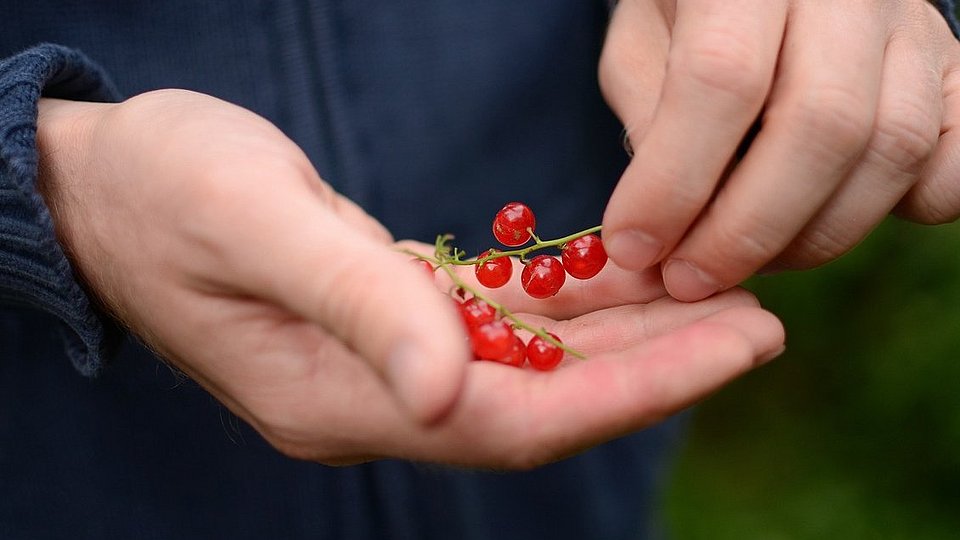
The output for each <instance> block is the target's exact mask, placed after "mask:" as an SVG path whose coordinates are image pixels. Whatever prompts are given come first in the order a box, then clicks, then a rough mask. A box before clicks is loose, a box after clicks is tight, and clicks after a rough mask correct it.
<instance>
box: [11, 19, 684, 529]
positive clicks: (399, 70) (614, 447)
mask: <svg viewBox="0 0 960 540" xmlns="http://www.w3.org/2000/svg"><path fill="white" fill-rule="evenodd" d="M11 4H12V6H11ZM4 11H5V18H4V19H3V21H2V22H0V58H6V59H5V60H2V61H0V538H2V539H4V540H19V539H43V538H51V539H62V538H71V539H86V538H89V539H111V538H138V539H140V538H171V539H174V538H175V539H188V538H197V539H200V538H203V539H209V538H278V539H279V538H335V539H344V540H349V539H375V538H397V539H431V538H437V539H514V538H516V539H521V538H551V539H554V540H556V539H587V538H590V539H619V538H623V539H627V538H641V537H643V536H644V535H645V534H648V533H649V532H650V531H651V530H652V529H651V527H652V525H653V522H652V521H651V515H652V514H654V513H655V510H656V500H655V498H654V494H655V493H656V485H657V482H658V481H659V480H660V478H661V476H662V472H663V469H664V459H665V457H666V456H667V455H668V449H669V448H670V447H671V445H672V444H673V442H675V438H676V432H677V425H676V423H675V422H668V423H666V424H663V425H661V426H659V427H657V428H653V429H650V430H647V431H644V432H642V433H639V434H636V435H633V436H630V437H627V438H625V439H622V440H619V441H615V442H612V443H609V444H606V445H604V446H602V447H600V448H597V449H595V450H592V451H590V452H587V453H586V454H583V455H581V456H578V457H575V458H572V459H568V460H566V461H564V462H561V463H558V464H555V465H551V466H547V467H543V468H542V469H539V470H536V471H533V472H529V473H522V474H520V473H512V474H498V473H484V472H473V471H458V470H450V469H447V468H442V467H433V466H425V465H417V464H411V463H405V462H396V461H382V462H377V463H371V464H367V465H362V466H355V467H347V468H330V467H325V466H321V465H316V464H311V463H304V462H298V461H293V460H290V459H287V458H285V457H283V456H281V455H280V454H279V453H277V452H276V451H274V450H273V449H272V448H270V447H269V446H268V445H266V444H265V443H264V442H263V440H262V439H261V438H260V437H259V436H258V435H257V434H256V433H255V432H254V431H253V430H251V429H250V428H249V427H248V426H246V425H244V424H242V423H240V422H238V421H237V420H236V419H235V418H234V417H233V416H232V415H231V414H230V413H229V412H227V411H226V410H225V409H224V408H223V407H222V406H220V405H219V404H218V403H216V402H215V401H214V400H213V399H212V398H211V397H210V396H209V395H208V394H207V393H205V392H204V391H203V390H201V389H200V388H199V387H198V386H197V385H195V384H194V383H192V382H189V381H184V380H182V379H179V378H178V377H176V376H174V375H173V374H171V373H170V372H169V371H168V369H167V368H166V367H164V366H163V364H161V363H159V362H158V361H157V359H156V358H154V357H153V356H152V355H151V354H150V353H149V352H147V351H146V350H145V349H144V348H143V347H141V346H140V345H139V344H138V343H137V342H136V341H135V340H134V339H131V338H129V337H128V336H125V335H123V334H122V333H121V332H119V331H118V330H117V329H116V328H115V326H114V325H112V324H111V323H110V322H109V321H108V320H107V319H106V318H105V317H103V315H102V314H101V313H99V312H98V311H97V310H96V309H95V308H94V306H93V303H92V302H91V301H90V300H89V299H88V298H87V296H86V294H85V291H84V290H83V288H82V287H81V286H80V285H79V284H78V283H77V282H76V281H75V280H74V279H73V278H72V274H71V270H70V266H69V263H68V262H67V259H66V257H65V256H64V254H63V253H62V251H61V250H60V248H59V246H58V245H57V243H56V240H55V238H54V236H53V229H52V225H51V219H50V216H49V213H48V212H47V210H46V208H45V207H44V206H43V204H42V199H41V198H40V197H39V195H38V194H37V193H36V190H35V186H34V182H35V180H36V163H37V157H36V151H35V147H34V139H33V136H34V132H35V131H34V130H35V103H36V99H37V98H38V96H39V95H41V93H42V94H43V95H46V96H54V97H63V98H68V99H78V100H103V101H109V100H117V99H120V98H121V97H123V96H129V95H133V94H136V93H139V92H141V91H144V90H149V89H154V88H163V87H182V88H189V89H193V90H198V91H201V92H205V93H208V94H212V95H215V96H218V97H221V98H224V99H226V100H228V101H232V102H234V103H237V104H240V105H242V106H244V107H247V108H249V109H252V110H253V111H256V112H257V113H259V114H261V115H263V116H265V117H266V118H268V119H270V120H271V121H273V122H274V123H276V124H277V125H278V126H280V128H281V129H283V130H284V131H285V132H286V133H287V134H288V135H289V136H290V137H291V138H293V139H294V140H295V141H296V142H297V143H298V144H299V145H300V146H301V147H302V148H303V149H304V150H305V151H306V153H307V154H308V155H309V157H310V158H311V160H312V161H313V163H314V164H315V166H316V167H317V168H318V170H319V171H320V173H321V175H322V176H323V177H324V178H325V179H326V180H327V181H329V182H330V183H331V184H332V185H333V186H334V187H335V188H337V189H338V190H339V191H341V192H342V193H345V194H346V195H348V196H349V197H350V198H352V199H353V200H355V201H357V202H358V203H360V204H361V205H362V206H363V207H364V208H365V209H366V210H367V211H368V212H370V213H372V214H373V215H375V216H376V217H378V218H379V219H380V220H381V221H382V222H383V223H385V224H386V225H387V227H388V228H389V229H390V230H391V231H392V232H393V233H394V234H395V235H396V236H397V237H398V238H417V239H422V240H428V241H430V240H432V239H433V236H434V235H435V234H436V233H438V232H455V233H456V234H457V235H458V242H459V243H460V245H461V246H463V247H465V248H467V249H468V250H478V249H479V248H482V247H487V246H488V245H489V244H490V243H491V238H490V233H489V226H488V223H489V220H490V219H491V216H492V215H493V213H494V212H495V211H496V210H497V209H498V208H499V207H500V206H501V205H502V204H503V203H504V202H506V201H507V200H512V199H518V200H524V201H527V202H528V203H529V204H531V206H533V207H535V209H536V210H537V214H538V222H540V223H542V224H543V225H542V229H541V232H542V234H543V235H545V236H548V237H549V236H551V235H558V234H559V233H564V232H568V231H570V230H575V229H577V228H585V227H587V226H590V225H594V224H596V223H598V222H599V221H600V217H601V212H602V209H603V206H604V203H605V201H606V199H607V197H608V195H609V193H610V190H611V189H612V186H613V185H614V183H615V181H616V179H617V177H618V176H619V173H620V171H621V170H622V168H623V166H624V165H625V156H624V155H623V152H622V150H621V149H620V146H619V143H618V134H619V129H620V128H619V125H618V123H617V121H616V120H615V118H614V117H613V116H612V115H611V114H610V112H609V111H608V110H607V108H606V106H605V105H604V103H603V101H602V99H601V97H600V95H599V92H598V88H597V82H596V77H595V72H596V62H597V58H598V55H599V52H600V46H601V42H602V35H603V30H604V26H605V23H606V20H607V2H606V1H604V0H595V1H592V2H591V1H588V0H527V1H521V2H518V1H515V0H485V1H482V2H460V1H454V0H405V1H397V0H392V1H388V0H343V1H333V0H328V1H320V0H318V1H314V2H309V1H305V0H304V1H297V0H233V1H231V2H197V1H188V0H165V1H160V2H157V1H146V0H98V1H94V2H69V1H66V0H60V1H54V0H48V1H43V2H37V1H34V0H14V1H13V2H8V3H7V5H6V6H5V9H4ZM40 42H51V43H57V44H59V45H60V46H49V45H48V46H40V47H34V48H32V49H29V50H26V49H27V48H28V47H31V46H34V45H36V44H38V43H40ZM25 50H26V52H22V51H25ZM91 59H92V60H93V62H91ZM94 62H95V63H94ZM98 65H99V66H100V67H98ZM269 188H270V186H269V183H268V182H265V185H264V189H269ZM84 375H97V376H96V377H86V376H84Z"/></svg>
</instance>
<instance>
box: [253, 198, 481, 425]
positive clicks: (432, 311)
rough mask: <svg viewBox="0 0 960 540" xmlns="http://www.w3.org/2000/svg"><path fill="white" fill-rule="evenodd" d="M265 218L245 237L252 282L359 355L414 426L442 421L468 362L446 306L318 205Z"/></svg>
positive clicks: (297, 205) (418, 274)
mask: <svg viewBox="0 0 960 540" xmlns="http://www.w3.org/2000/svg"><path fill="white" fill-rule="evenodd" d="M347 217H348V218H349V217H350V216H347ZM354 217H355V216H354ZM268 219H272V221H270V222H269V223H259V224H257V225H256V226H255V227H250V229H253V230H250V231H249V232H250V235H248V236H246V238H245V241H246V243H247V244H248V246H249V245H250V244H253V245H259V246H265V249H264V250H263V251H261V252H259V253H257V250H255V249H249V247H248V249H246V250H245V251H246V252H247V253H249V254H253V257H250V258H251V259H252V260H249V261H247V263H248V265H247V267H248V268H249V270H250V271H251V275H250V276H249V278H250V279H249V280H248V281H252V282H253V284H254V286H256V287H257V290H258V291H260V292H261V294H266V295H267V296H268V297H269V298H270V299H272V300H274V301H276V302H277V303H279V304H280V305H282V306H283V307H284V308H286V309H289V310H290V311H292V312H294V313H296V314H298V315H300V316H302V317H303V318H305V319H307V320H310V321H314V322H316V323H317V324H318V325H320V326H321V327H323V328H324V329H325V330H326V331H327V332H329V333H331V334H333V335H334V336H336V337H337V338H338V339H339V340H340V341H341V342H342V343H343V344H345V345H346V346H347V347H348V348H350V349H351V350H353V351H355V352H356V353H357V354H358V355H359V356H360V357H361V358H362V360H363V361H365V362H367V363H368V364H369V365H370V367H371V368H373V370H374V371H376V372H377V373H378V374H379V375H380V376H381V377H382V379H383V380H384V381H385V382H386V384H387V386H388V387H389V389H390V390H391V391H392V392H393V394H394V395H395V396H396V398H397V400H398V401H399V402H400V403H401V404H402V405H403V406H404V407H405V408H406V409H407V411H408V412H409V413H410V415H411V416H412V417H413V418H414V419H415V420H416V421H419V422H422V423H431V422H434V421H437V420H439V419H440V418H441V417H442V416H443V415H444V414H445V413H446V412H447V411H449V410H450V409H451V407H452V406H453V404H454V403H455V401H456V399H457V397H458V395H459V393H460V389H461V387H462V384H463V378H464V376H465V374H466V366H467V362H468V359H469V356H468V350H467V345H466V340H465V338H464V336H463V329H462V327H461V322H460V320H459V317H458V316H457V314H456V312H455V310H454V309H453V304H452V303H451V302H450V301H449V299H447V298H446V297H445V296H444V295H442V294H441V293H440V292H439V291H438V290H437V288H436V287H435V286H434V284H433V283H432V282H431V281H430V280H429V279H427V278H426V277H425V275H424V272H423V269H422V268H420V267H418V266H417V265H414V264H411V263H410V261H409V260H408V257H406V256H404V255H401V254H399V253H397V252H395V251H393V249H392V248H391V247H390V245H388V244H385V243H381V242H379V241H377V240H376V239H374V238H373V237H372V236H371V235H370V234H369V233H368V232H366V231H362V230H360V229H358V228H357V227H356V226H355V225H351V224H349V223H347V221H345V220H344V219H341V217H340V216H338V215H337V214H335V213H334V212H332V211H331V209H330V207H328V206H325V205H322V204H317V201H316V199H315V198H309V197H300V198H298V199H297V200H295V201H294V202H293V203H292V204H290V205H288V207H286V208H285V209H284V212H283V214H282V215H281V216H277V215H276V214H274V215H272V216H270V217H269V218H268ZM265 221H266V220H265ZM350 221H355V220H354V219H351V220H350ZM249 222H250V220H249V219H248V223H249ZM251 236H253V237H251Z"/></svg>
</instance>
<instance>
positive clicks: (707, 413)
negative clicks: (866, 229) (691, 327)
mask: <svg viewBox="0 0 960 540" xmlns="http://www.w3.org/2000/svg"><path fill="white" fill-rule="evenodd" d="M748 288H750V289H751V290H753V291H754V292H755V293H756V294H757V295H758V297H759V298H760V300H761V302H762V303H763V304H764V306H765V307H767V308H768V309H770V310H772V311H773V312H774V313H777V314H778V315H779V316H780V317H781V319H782V320H783V321H784V324H785V326H786V329H787V352H786V353H784V355H783V356H782V357H780V358H779V359H778V360H776V361H775V362H773V363H771V364H769V365H767V366H765V367H763V368H761V369H759V370H757V371H754V372H752V373H751V374H749V375H747V376H746V377H744V378H742V379H740V380H739V381H737V382H735V383H733V384H732V385H730V386H728V387H727V388H725V389H724V390H722V391H720V392H719V393H718V394H716V395H714V396H713V397H711V398H710V399H709V400H707V401H706V402H705V403H704V404H703V405H701V406H699V407H698V408H697V409H695V411H694V414H693V416H692V420H691V430H690V437H689V439H688V441H687V442H686V447H685V448H684V450H683V451H682V453H681V455H680V457H679V459H678V461H677V462H676V466H675V470H674V474H673V477H672V482H671V485H670V486H669V489H668V492H667V496H666V500H665V501H664V504H665V508H664V512H665V515H666V519H667V523H668V526H669V529H670V530H671V532H672V535H673V537H675V538H677V539H681V540H682V539H701V538H703V539H727V538H729V539H734V538H735V539H753V538H761V539H806V538H811V539H813V538H817V539H821V538H854V539H859V538H904V539H907V538H909V539H928V538H929V539H939V538H944V539H946V538H951V539H956V538H960V362H958V359H960V223H958V224H952V225H947V226H940V227H924V226H919V225H913V224H908V223H905V222H903V221H899V220H896V219H890V220H888V221H887V222H885V223H884V224H883V225H882V226H881V227H880V228H879V229H878V230H877V231H876V232H875V233H874V234H873V235H872V236H871V237H870V238H869V239H867V240H866V241H865V242H864V243H863V244H861V245H860V246H859V247H858V248H856V249H855V250H854V251H853V252H852V253H850V254H848V255H847V256H845V257H843V258H841V259H840V260H839V261H835V262H833V263H831V264H829V265H827V266H825V267H823V268H820V269H817V270H813V271H808V272H797V273H790V274H783V275H777V276H768V277H762V278H754V279H753V280H752V281H751V282H749V284H748Z"/></svg>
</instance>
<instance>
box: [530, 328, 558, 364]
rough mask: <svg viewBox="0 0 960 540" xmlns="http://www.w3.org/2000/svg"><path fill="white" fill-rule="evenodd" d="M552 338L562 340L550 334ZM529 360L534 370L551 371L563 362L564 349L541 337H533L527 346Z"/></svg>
mask: <svg viewBox="0 0 960 540" xmlns="http://www.w3.org/2000/svg"><path fill="white" fill-rule="evenodd" d="M550 337H552V338H553V339H555V340H557V341H560V338H558V337H557V336H555V335H553V334H550ZM527 360H529V361H530V365H531V366H533V368H534V369H538V370H540V371H550V370H552V369H553V368H555V367H557V365H558V364H559V363H560V360H563V349H561V348H560V347H557V346H556V345H554V344H553V343H550V342H549V341H547V340H545V339H543V338H542V337H540V336H533V338H532V339H530V343H528V344H527Z"/></svg>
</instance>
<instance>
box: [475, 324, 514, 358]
mask: <svg viewBox="0 0 960 540" xmlns="http://www.w3.org/2000/svg"><path fill="white" fill-rule="evenodd" d="M514 337H515V336H514V334H513V329H512V328H510V325H508V324H507V323H505V322H503V321H493V322H488V323H484V324H481V325H480V326H474V327H473V328H471V329H470V344H471V345H472V346H473V354H475V355H476V356H477V357H478V358H481V359H484V360H500V359H501V358H505V357H506V356H507V355H508V354H510V351H511V349H512V348H513V338H514Z"/></svg>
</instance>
